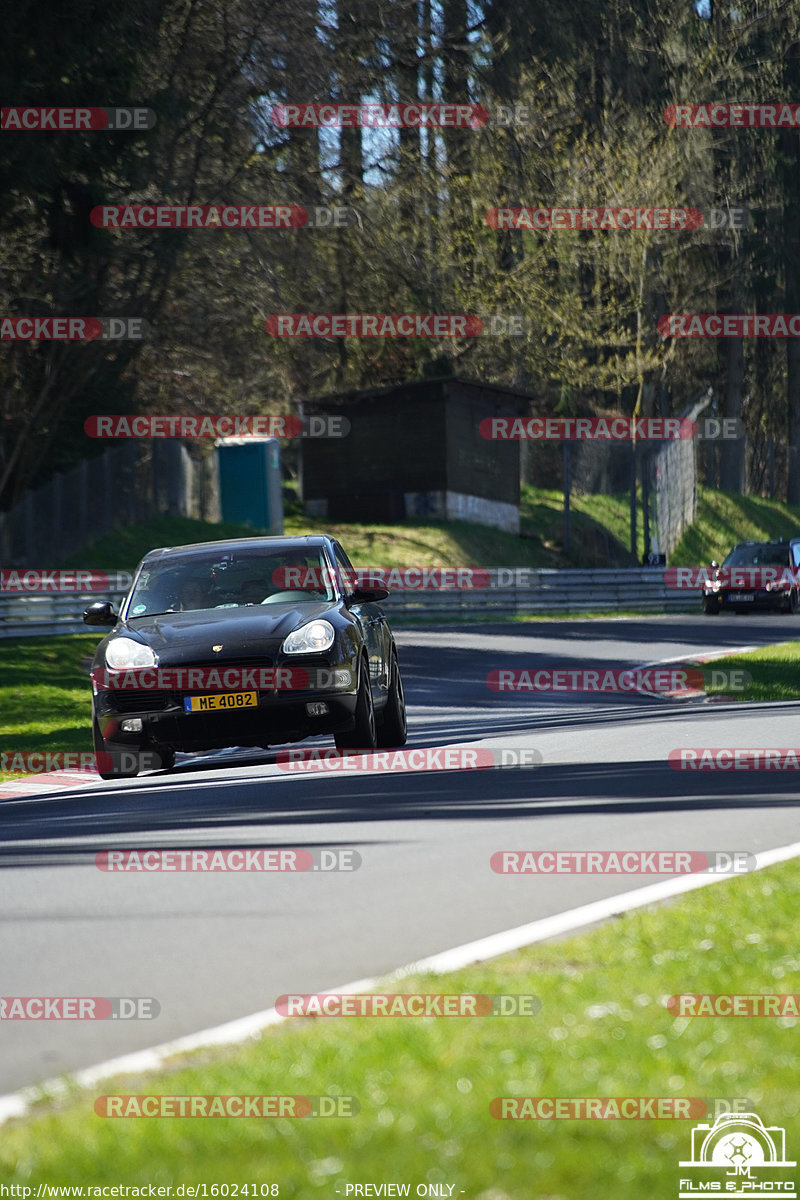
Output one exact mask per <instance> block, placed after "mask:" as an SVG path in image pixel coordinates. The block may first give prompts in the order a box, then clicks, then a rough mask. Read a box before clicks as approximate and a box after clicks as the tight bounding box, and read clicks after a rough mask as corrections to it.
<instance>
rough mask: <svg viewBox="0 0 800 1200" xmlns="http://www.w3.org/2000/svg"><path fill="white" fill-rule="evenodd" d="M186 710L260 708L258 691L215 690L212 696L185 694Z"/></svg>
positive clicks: (206, 710) (211, 710)
mask: <svg viewBox="0 0 800 1200" xmlns="http://www.w3.org/2000/svg"><path fill="white" fill-rule="evenodd" d="M183 707H184V708H185V710H186V712H216V711H217V710H218V709H220V708H258V692H215V693H214V694H213V695H211V696H185V697H184V701H183Z"/></svg>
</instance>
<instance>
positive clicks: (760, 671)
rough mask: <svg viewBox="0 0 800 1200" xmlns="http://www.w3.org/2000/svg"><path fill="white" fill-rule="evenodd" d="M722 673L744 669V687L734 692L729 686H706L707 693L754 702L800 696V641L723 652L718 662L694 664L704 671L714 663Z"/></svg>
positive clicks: (790, 698)
mask: <svg viewBox="0 0 800 1200" xmlns="http://www.w3.org/2000/svg"><path fill="white" fill-rule="evenodd" d="M715 665H716V666H718V667H719V669H720V670H722V671H725V672H726V673H728V672H731V671H746V672H747V675H749V676H750V680H749V682H748V683H747V689H746V691H744V692H735V691H733V690H732V689H731V688H730V687H729V686H726V685H724V684H723V685H722V686H720V687H712V686H708V687H707V688H706V689H705V690H706V692H707V693H708V695H709V696H714V695H725V696H728V695H729V696H731V697H732V698H733V699H734V700H739V701H747V702H749V703H754V702H757V701H762V700H800V642H781V643H780V644H779V645H777V646H764V647H762V649H760V650H751V651H748V653H747V654H733V655H726V656H725V658H723V659H720V661H719V663H718V664H714V663H706V664H704V665H703V664H698V666H701V667H702V669H703V670H704V671H705V672H706V673H708V672H709V671H711V670H713V668H714V666H715Z"/></svg>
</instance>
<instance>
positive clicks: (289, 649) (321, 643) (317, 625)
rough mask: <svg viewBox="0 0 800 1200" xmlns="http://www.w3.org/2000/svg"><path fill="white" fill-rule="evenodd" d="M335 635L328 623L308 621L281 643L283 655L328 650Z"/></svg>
mask: <svg viewBox="0 0 800 1200" xmlns="http://www.w3.org/2000/svg"><path fill="white" fill-rule="evenodd" d="M335 636H336V634H335V633H334V631H333V626H332V625H331V623H330V621H309V623H308V624H307V625H303V626H302V627H301V628H300V629H295V631H294V633H290V634H289V636H288V637H287V638H286V639H285V641H284V643H283V652H284V654H313V653H314V652H315V651H319V650H330V648H331V646H332V645H333V639H334V638H335Z"/></svg>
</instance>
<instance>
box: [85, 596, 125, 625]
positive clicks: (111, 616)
mask: <svg viewBox="0 0 800 1200" xmlns="http://www.w3.org/2000/svg"><path fill="white" fill-rule="evenodd" d="M83 620H84V624H86V625H116V623H117V614H116V613H115V612H114V605H113V604H112V603H111V601H110V600H99V601H98V602H97V604H90V605H89V607H88V608H87V609H85V610H84V614H83Z"/></svg>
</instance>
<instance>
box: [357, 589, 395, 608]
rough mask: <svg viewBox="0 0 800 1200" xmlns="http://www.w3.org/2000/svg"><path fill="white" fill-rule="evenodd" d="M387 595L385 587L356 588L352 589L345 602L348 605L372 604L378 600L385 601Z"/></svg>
mask: <svg viewBox="0 0 800 1200" xmlns="http://www.w3.org/2000/svg"><path fill="white" fill-rule="evenodd" d="M388 595H389V589H388V588H385V587H372V588H367V587H357V588H353V590H352V592H351V593H350V595H349V596H348V597H347V602H348V604H374V603H376V602H377V601H378V600H385V599H386V597H387V596H388Z"/></svg>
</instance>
